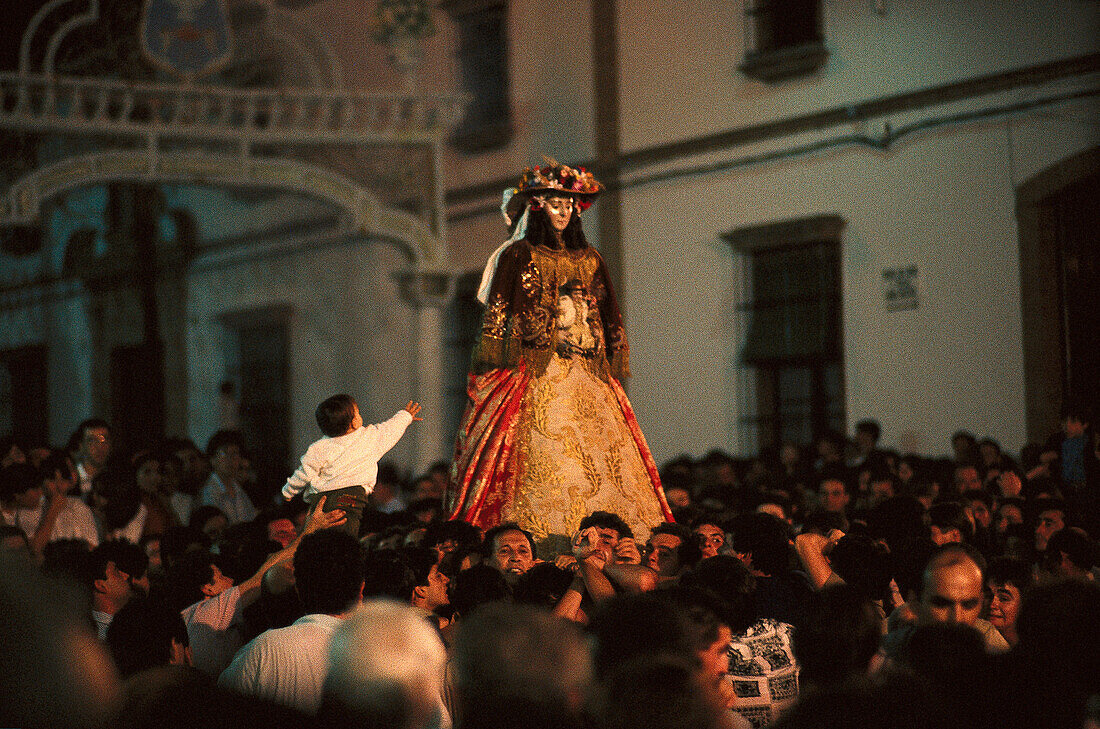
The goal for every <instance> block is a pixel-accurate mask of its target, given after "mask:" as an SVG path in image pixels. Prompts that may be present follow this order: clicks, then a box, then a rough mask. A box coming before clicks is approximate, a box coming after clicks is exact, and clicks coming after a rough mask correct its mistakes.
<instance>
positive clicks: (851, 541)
mask: <svg viewBox="0 0 1100 729" xmlns="http://www.w3.org/2000/svg"><path fill="white" fill-rule="evenodd" d="M829 562H830V564H831V565H832V567H833V571H834V572H836V573H837V575H838V576H839V577H840V578H841V579H843V580H844V581H845V582H846V583H848V584H849V585H851V586H852V588H854V589H856V590H858V591H859V592H860V593H861V594H862V595H863V596H864V597H866V598H867V599H868V600H883V599H885V598H886V597H887V596H888V595H889V592H890V580H891V578H892V577H893V573H892V571H891V562H890V552H889V551H887V550H886V548H885V547H883V546H882V545H880V544H879V543H878V542H875V541H874V540H872V539H871V538H870V537H868V536H866V535H859V534H846V535H845V536H843V537H841V538H840V540H839V541H837V543H836V544H835V545H834V546H833V551H832V552H830V553H829Z"/></svg>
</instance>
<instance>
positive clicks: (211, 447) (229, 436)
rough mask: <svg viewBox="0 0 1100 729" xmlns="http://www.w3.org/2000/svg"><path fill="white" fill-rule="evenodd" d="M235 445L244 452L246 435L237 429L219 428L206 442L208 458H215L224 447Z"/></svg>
mask: <svg viewBox="0 0 1100 729" xmlns="http://www.w3.org/2000/svg"><path fill="white" fill-rule="evenodd" d="M229 445H235V446H237V448H239V449H240V450H241V453H244V451H245V447H244V436H243V435H241V433H240V431H237V430H219V431H216V432H215V433H214V435H212V436H210V440H208V441H207V442H206V455H207V457H208V458H213V457H214V456H215V455H216V454H217V452H218V451H219V450H221V449H222V448H224V447H226V446H229Z"/></svg>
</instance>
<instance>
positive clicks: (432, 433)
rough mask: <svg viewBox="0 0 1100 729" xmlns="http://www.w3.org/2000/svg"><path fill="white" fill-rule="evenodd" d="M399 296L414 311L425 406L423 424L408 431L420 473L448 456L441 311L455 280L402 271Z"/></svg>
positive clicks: (418, 375) (420, 391) (419, 379)
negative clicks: (411, 437)
mask: <svg viewBox="0 0 1100 729" xmlns="http://www.w3.org/2000/svg"><path fill="white" fill-rule="evenodd" d="M397 280H398V283H399V285H400V287H401V295H402V297H403V298H404V299H405V300H406V301H408V302H409V303H410V304H412V305H413V306H415V307H416V309H417V317H416V324H417V342H418V343H419V347H418V349H417V356H416V367H417V370H416V396H417V399H418V401H419V402H420V404H421V405H422V406H423V407H424V421H423V422H421V423H417V424H416V427H415V428H413V429H410V431H409V432H410V434H412V435H413V436H414V437H415V441H414V443H415V446H414V453H415V455H414V457H413V466H414V471H415V472H416V473H423V472H424V471H425V470H427V468H428V466H430V465H431V464H432V463H433V462H435V461H438V460H440V459H441V458H447V457H449V455H450V449H451V447H452V445H453V444H452V443H451V442H450V434H449V433H444V432H443V396H444V389H445V386H446V383H444V382H443V308H444V307H445V306H446V305H447V303H448V302H449V301H450V299H451V296H452V294H453V291H454V280H453V278H452V277H451V275H450V274H448V273H445V272H442V271H404V272H401V273H399V274H397Z"/></svg>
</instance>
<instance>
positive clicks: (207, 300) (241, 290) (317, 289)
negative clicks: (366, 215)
mask: <svg viewBox="0 0 1100 729" xmlns="http://www.w3.org/2000/svg"><path fill="white" fill-rule="evenodd" d="M263 248H264V246H262V245H260V246H257V247H256V250H253V251H252V252H251V253H249V254H248V255H247V256H241V257H233V258H228V259H221V260H219V259H216V258H213V257H207V258H200V259H198V260H197V261H196V262H195V264H194V266H193V271H192V275H191V280H190V286H191V291H192V292H193V293H192V297H191V301H190V303H189V310H188V318H189V332H190V333H189V339H188V350H189V352H188V358H189V368H190V372H189V375H190V377H189V380H190V392H189V397H190V404H191V413H190V428H189V429H190V432H191V434H192V436H194V437H195V438H196V440H197V442H200V443H203V442H205V440H206V439H207V438H209V436H210V435H211V434H212V433H213V432H214V430H216V429H217V412H218V411H217V406H216V403H217V392H218V385H219V383H220V382H221V381H222V379H224V377H225V373H226V370H225V367H226V363H227V361H228V359H229V356H230V354H229V352H228V351H227V347H228V346H229V345H228V337H227V332H226V330H225V328H224V327H223V326H222V324H221V323H220V320H219V317H220V316H221V315H222V314H225V313H231V312H239V311H247V310H249V309H255V308H260V307H265V306H271V305H288V306H289V307H290V309H291V311H292V314H291V322H290V327H289V347H290V359H291V371H290V387H291V399H290V406H291V423H290V426H291V449H292V451H293V452H294V453H295V454H297V455H300V454H301V453H303V452H305V448H306V447H307V446H308V445H309V444H310V443H311V442H313V441H314V440H317V438H319V437H320V436H321V434H320V433H319V432H318V430H317V425H316V421H315V420H314V411H315V409H316V407H317V404H318V403H319V402H321V400H323V399H324V398H326V397H328V396H329V395H333V394H335V393H337V392H347V393H349V394H351V395H352V396H353V397H355V398H356V400H358V402H359V405H360V410H361V411H362V413H363V418H364V419H365V420H366V421H367V422H379V421H380V420H384V419H386V418H388V417H390V416H391V415H393V413H394V412H396V411H397V410H399V409H400V408H402V407H404V405H405V403H407V402H408V401H409V400H410V399H412V398H413V397H414V396H415V391H416V382H415V377H416V361H417V359H416V358H417V356H418V347H417V344H416V341H417V337H416V334H415V331H414V312H413V310H412V309H411V307H410V306H409V305H408V304H406V303H405V302H404V301H402V300H401V298H400V296H399V294H398V290H397V285H396V282H395V280H394V278H393V274H395V273H396V272H397V271H399V270H404V269H405V268H407V267H408V263H409V258H408V256H407V255H406V253H405V252H404V251H403V250H400V249H398V248H396V247H394V246H393V245H391V244H388V243H384V242H379V241H369V240H357V241H350V242H338V243H327V244H326V243H324V242H316V243H309V244H306V245H303V246H301V247H299V248H298V249H297V250H295V251H293V252H287V253H283V254H277V255H270V256H265V255H263V253H262V251H263ZM414 440H415V432H414V430H412V429H411V430H410V433H409V436H407V437H406V438H403V439H402V441H401V442H400V443H399V444H398V445H397V447H396V448H395V449H394V450H393V451H392V452H391V455H390V457H391V458H392V459H393V460H394V461H395V462H396V463H398V464H400V465H401V466H402V467H406V468H408V467H410V466H411V458H412V453H413V452H414V448H413V441H414Z"/></svg>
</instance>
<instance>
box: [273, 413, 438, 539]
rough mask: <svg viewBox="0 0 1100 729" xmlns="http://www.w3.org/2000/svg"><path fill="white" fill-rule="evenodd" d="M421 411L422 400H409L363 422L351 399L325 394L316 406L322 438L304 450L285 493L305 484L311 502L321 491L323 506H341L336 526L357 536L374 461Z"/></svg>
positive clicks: (375, 469) (374, 475)
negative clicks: (342, 517) (381, 418)
mask: <svg viewBox="0 0 1100 729" xmlns="http://www.w3.org/2000/svg"><path fill="white" fill-rule="evenodd" d="M419 414H420V403H416V402H409V404H408V405H406V406H405V409H404V410H398V411H397V414H396V415H394V416H393V417H392V418H390V419H389V420H387V421H386V422H384V423H379V424H377V425H367V426H364V425H363V416H362V415H360V414H359V405H358V403H356V402H355V398H353V397H351V396H350V395H333V396H332V397H330V398H328V399H327V400H325V401H324V402H322V403H321V404H320V405H318V406H317V425H318V426H320V428H321V432H322V433H324V434H325V437H324V438H321V439H320V440H318V441H316V442H315V443H313V444H312V445H311V446H310V447H309V448H308V449H307V450H306V453H305V455H304V456H302V465H300V466H299V467H298V470H296V471H295V472H294V474H293V475H291V477H290V478H288V479H287V480H286V485H285V486H283V498H285V499H286V500H287V501H289V500H291V499H293V498H294V496H295V495H296V494H298V493H299V492H301V491H302V489H305V494H304V495H303V498H305V500H306V502H307V503H309V504H313V503H315V502H316V501H317V499H318V498H319V497H320V496H321V495H322V494H324V495H325V496H327V497H328V498H326V499H325V505H324V509H325V511H331V510H332V509H342V510H343V511H344V512H345V513H346V514H347V517H348V519H347V523H346V524H344V525H343V526H341V527H340V528H341V529H343V530H344V531H346V532H348V533H349V534H351V535H352V536H354V537H356V538H358V537H359V521H360V519H361V517H362V516H363V508H364V507H365V506H366V504H367V494H369V493H370V492H371V491H373V490H374V483H375V481H376V479H377V478H378V460H379V459H380V458H381V457H382V456H384V455H385V454H386V452H387V451H388V450H389V449H390V448H393V447H394V445H396V444H397V441H399V440H401V436H402V435H404V434H405V429H406V428H408V427H409V423H411V422H413V421H414V420H422V419H423V418H418V417H417V415H419ZM307 486H308V488H307Z"/></svg>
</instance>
